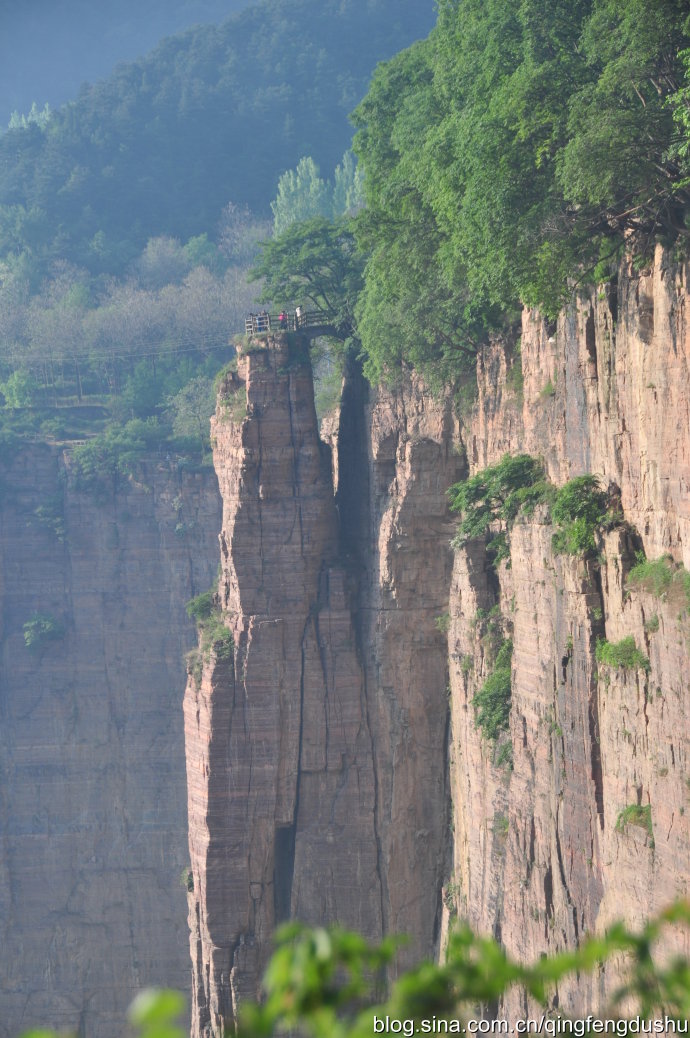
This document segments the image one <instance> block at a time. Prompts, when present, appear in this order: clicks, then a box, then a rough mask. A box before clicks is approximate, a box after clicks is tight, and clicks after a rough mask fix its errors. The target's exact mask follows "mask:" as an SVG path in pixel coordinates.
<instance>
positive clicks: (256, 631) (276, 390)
mask: <svg viewBox="0 0 690 1038" xmlns="http://www.w3.org/2000/svg"><path fill="white" fill-rule="evenodd" d="M305 347H306V344H305V343H301V342H298V343H297V346H296V347H295V343H294V341H293V342H292V350H291V349H290V346H289V337H288V336H282V335H281V336H276V337H275V338H273V339H270V340H269V341H268V342H264V343H259V342H255V343H253V344H252V346H251V347H250V349H249V350H248V351H247V352H246V354H245V355H244V356H242V357H240V359H239V364H238V374H237V375H234V374H230V375H228V376H227V378H226V379H225V381H224V383H223V385H222V386H221V391H220V394H219V401H218V410H217V414H216V417H215V419H214V421H213V427H212V432H213V439H214V461H215V466H216V470H217V473H218V478H219V484H220V489H221V494H222V497H223V526H222V533H221V536H220V544H221V577H220V586H219V602H220V617H219V619H220V620H221V622H222V624H223V625H225V627H226V628H228V630H229V631H230V632H231V633H232V641H233V644H234V653H233V654H232V658H230V657H229V654H228V653H227V652H226V653H225V655H224V656H223V657H221V655H220V654H218V653H216V652H214V650H213V649H212V648H211V649H207V650H204V651H202V655H201V661H200V662H201V664H202V665H201V668H200V669H199V668H198V667H197V668H196V673H195V674H190V677H189V681H188V685H187V690H186V694H185V731H186V754H187V777H188V801H189V843H190V855H191V876H190V885H191V884H192V883H193V891H190V895H189V904H190V929H191V938H190V939H191V951H192V960H193V984H194V1004H193V1008H192V1034H193V1035H195V1036H197V1035H217V1034H220V1033H221V1032H222V1027H223V1022H224V1021H225V1020H231V1019H232V1018H233V1017H234V1016H235V1014H236V1010H237V1006H238V1002H239V1001H241V1000H242V999H243V998H254V997H256V995H257V992H258V985H259V981H260V977H261V972H262V970H263V967H264V965H265V962H266V959H267V957H268V954H269V952H270V938H271V935H272V932H273V929H274V926H275V925H276V924H277V923H278V922H280V921H281V920H282V919H284V918H287V917H296V918H300V919H303V920H305V921H307V922H324V921H327V922H340V923H342V924H343V925H346V926H351V927H354V928H357V929H358V930H360V931H362V932H364V933H365V934H368V935H369V936H371V937H373V938H375V937H378V936H380V934H381V929H382V924H381V889H380V878H379V875H378V871H377V869H378V863H377V854H376V846H377V841H376V834H375V830H374V826H375V818H374V799H375V798H374V770H373V764H372V747H371V737H370V733H369V729H368V724H367V717H366V709H365V703H364V682H363V678H362V674H361V670H360V666H359V662H358V658H357V653H356V648H355V638H354V633H353V629H352V624H351V610H350V591H349V586H348V577H347V574H346V572H345V570H344V569H343V567H342V566H341V564H340V563H339V561H338V550H337V521H336V511H335V502H334V498H333V487H332V482H331V471H330V458H329V451H328V448H326V447H325V445H324V444H323V443H321V441H320V440H319V436H318V430H317V424H316V415H315V411H314V398H313V386H312V378H311V371H310V368H309V364H308V361H306V360H304V359H302V354H303V353H304V352H305ZM295 352H299V353H300V356H295V355H294V354H295Z"/></svg>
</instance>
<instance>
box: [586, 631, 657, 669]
mask: <svg viewBox="0 0 690 1038" xmlns="http://www.w3.org/2000/svg"><path fill="white" fill-rule="evenodd" d="M596 658H597V662H598V663H602V664H603V665H604V666H606V667H623V668H624V669H625V670H649V666H650V664H649V659H648V658H647V657H646V656H645V654H644V653H643V652H642V651H641V650H640V649H638V648H637V645H636V644H635V639H634V637H633V636H632V634H629V635H628V636H627V638H621V640H620V641H619V642H609V641H606V639H604V638H600V639H599V640H598V642H597V647H596Z"/></svg>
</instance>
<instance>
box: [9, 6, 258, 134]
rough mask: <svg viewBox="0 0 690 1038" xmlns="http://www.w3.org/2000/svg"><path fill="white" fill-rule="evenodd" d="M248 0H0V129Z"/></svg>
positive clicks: (57, 102) (65, 98)
mask: <svg viewBox="0 0 690 1038" xmlns="http://www.w3.org/2000/svg"><path fill="white" fill-rule="evenodd" d="M251 2H252V0H146V2H145V3H142V2H141V0H110V2H108V3H104V2H103V0H96V2H94V0H61V2H60V3H59V4H56V3H55V2H54V0H0V127H2V128H3V129H4V128H5V127H6V126H7V123H8V121H9V119H10V115H11V113H12V112H14V111H18V112H20V113H22V114H23V113H26V112H28V111H29V109H30V108H31V105H32V104H33V103H34V102H36V103H37V104H38V105H39V107H41V108H42V107H43V105H44V104H45V103H46V102H47V103H48V104H50V106H51V108H55V107H57V106H58V105H61V104H63V103H64V102H65V101H69V100H70V98H72V97H74V96H75V95H76V93H77V91H78V90H79V88H80V87H81V85H82V83H84V82H85V81H87V80H88V81H89V82H95V81H96V80H99V79H103V78H104V77H105V76H107V75H109V73H110V72H111V71H112V69H113V67H114V66H115V65H116V64H117V63H118V62H119V61H128V60H131V59H132V58H136V57H139V56H140V55H142V54H145V53H146V52H147V51H148V50H151V48H152V47H154V46H155V45H156V44H157V43H158V42H159V40H160V39H161V38H162V37H163V36H170V35H172V34H173V33H177V32H180V31H181V30H182V29H187V28H189V27H190V26H192V25H201V24H206V23H209V22H220V21H223V19H225V18H227V17H228V15H230V14H232V13H233V12H234V11H239V10H240V9H241V8H243V7H247V6H248V5H249V4H250V3H251Z"/></svg>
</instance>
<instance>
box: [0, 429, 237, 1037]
mask: <svg viewBox="0 0 690 1038" xmlns="http://www.w3.org/2000/svg"><path fill="white" fill-rule="evenodd" d="M1 477H2V500H1V501H0V598H1V601H2V611H1V613H0V617H1V624H2V629H1V636H2V642H1V650H0V651H1V656H0V840H1V850H0V977H1V978H2V982H1V984H0V991H1V993H0V1035H2V1036H7V1038H10V1036H11V1038H15V1036H16V1035H17V1034H19V1033H21V1032H22V1031H23V1030H24V1029H27V1028H29V1027H31V1026H39V1025H43V1026H53V1027H55V1028H56V1029H59V1030H65V1031H69V1032H75V1033H78V1034H80V1035H89V1036H93V1038H119V1036H120V1035H121V1033H122V1023H123V1019H124V1014H125V1010H126V1007H127V1005H128V1004H129V1002H130V1001H131V999H132V997H133V996H134V994H135V993H136V992H137V991H138V990H139V989H140V988H141V987H143V986H145V985H147V984H164V985H170V986H173V987H177V988H181V989H183V990H186V989H188V988H189V960H188V953H187V939H186V933H185V930H186V922H185V914H186V907H185V894H184V891H183V890H182V888H181V886H180V874H181V872H182V868H183V866H184V865H185V864H186V862H187V860H188V851H187V846H186V842H187V841H186V802H185V788H184V745H183V732H182V716H181V710H180V705H181V704H180V698H181V684H182V674H183V673H184V662H183V654H184V652H185V650H186V649H188V648H190V645H191V644H192V643H193V639H194V631H193V627H192V625H191V623H190V621H189V620H188V618H187V616H186V614H185V609H184V606H185V603H186V601H187V600H188V599H189V598H190V597H192V595H195V594H198V593H199V592H200V591H204V590H205V589H206V588H207V587H208V586H209V584H210V583H211V580H212V578H213V575H214V574H215V571H216V568H217V534H218V530H219V528H220V500H219V497H218V490H217V484H216V481H215V478H214V477H213V475H212V474H211V473H203V474H192V473H188V474H185V473H183V472H178V471H176V470H173V469H172V468H171V466H170V465H168V464H166V463H156V462H150V463H147V464H146V465H145V467H144V470H143V473H142V479H141V482H140V483H138V484H137V485H134V484H129V483H128V484H126V485H124V486H122V487H121V488H119V490H118V492H117V493H116V494H111V495H109V496H108V497H107V499H105V500H103V501H101V502H98V501H96V500H95V499H94V498H93V496H90V495H88V494H85V493H79V492H77V491H75V490H74V489H73V488H72V486H71V483H70V481H69V480H68V479H67V475H66V468H65V461H64V459H63V456H62V453H61V452H60V451H58V450H57V449H54V448H53V449H50V448H48V447H41V446H36V447H32V448H29V449H26V450H22V451H21V452H19V453H18V454H17V455H16V456H14V457H13V458H9V459H6V460H5V463H4V465H3V466H2V469H1ZM35 613H40V614H43V615H50V616H52V617H53V618H54V619H55V620H56V621H57V622H58V623H59V625H60V626H61V628H62V630H63V635H62V636H61V637H59V638H56V639H54V640H50V641H46V642H44V643H43V644H42V645H40V646H38V647H37V650H36V651H35V652H33V653H31V652H29V651H28V650H27V648H26V645H25V642H24V636H23V625H24V623H26V622H27V621H28V620H30V618H31V617H32V615H33V614H35Z"/></svg>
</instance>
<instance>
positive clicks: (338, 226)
mask: <svg viewBox="0 0 690 1038" xmlns="http://www.w3.org/2000/svg"><path fill="white" fill-rule="evenodd" d="M362 267H363V259H362V257H361V255H360V254H359V253H358V251H357V249H356V246H355V241H354V234H353V230H352V221H351V220H350V219H348V218H347V217H344V218H342V219H340V220H336V221H330V220H328V219H327V218H326V217H324V216H320V217H314V218H313V219H311V220H306V221H303V222H300V223H293V224H291V225H290V226H289V227H288V228H287V230H285V231H283V233H282V234H281V235H280V236H279V237H278V238H274V239H273V240H272V241H267V242H264V245H263V250H262V253H261V256H260V258H259V260H258V262H257V263H256V265H255V266H254V268H253V271H252V272H251V274H250V280H253V281H256V280H259V279H262V281H263V292H262V295H261V300H262V301H264V302H267V303H272V304H273V306H274V307H276V308H281V307H285V308H288V309H294V307H295V305H296V304H299V305H301V306H302V307H304V308H305V309H306V310H308V311H312V312H319V313H323V314H324V320H327V321H328V323H329V324H332V325H333V326H334V327H335V328H336V329H337V332H338V335H339V336H340V338H341V339H343V340H346V339H347V338H348V337H350V336H351V335H352V334H353V328H354V313H353V310H354V304H355V301H356V299H357V296H358V294H359V292H360V290H361V287H362Z"/></svg>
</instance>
